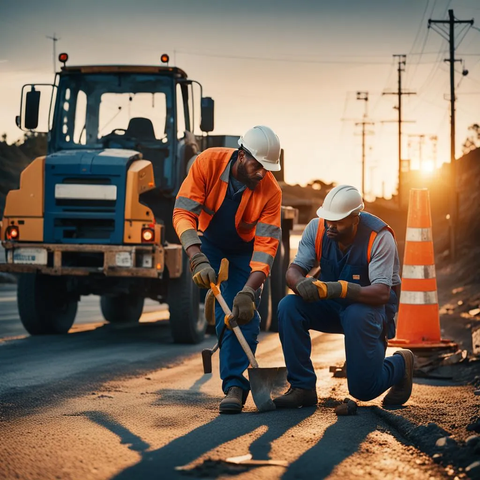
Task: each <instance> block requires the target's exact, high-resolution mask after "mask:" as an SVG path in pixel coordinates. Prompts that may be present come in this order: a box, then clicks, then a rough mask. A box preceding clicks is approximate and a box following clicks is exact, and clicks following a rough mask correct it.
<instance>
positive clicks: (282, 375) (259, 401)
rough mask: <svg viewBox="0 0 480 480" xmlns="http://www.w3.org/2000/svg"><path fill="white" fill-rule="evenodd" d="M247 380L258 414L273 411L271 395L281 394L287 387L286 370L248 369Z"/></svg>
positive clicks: (275, 368)
mask: <svg viewBox="0 0 480 480" xmlns="http://www.w3.org/2000/svg"><path fill="white" fill-rule="evenodd" d="M248 378H249V380H250V389H251V391H252V397H253V401H254V402H255V405H256V406H257V408H258V411H259V412H268V411H270V410H275V404H274V403H273V400H272V395H273V396H276V395H279V394H280V393H283V391H284V390H285V388H286V386H287V368H286V367H272V368H249V369H248Z"/></svg>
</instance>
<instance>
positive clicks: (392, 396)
mask: <svg viewBox="0 0 480 480" xmlns="http://www.w3.org/2000/svg"><path fill="white" fill-rule="evenodd" d="M394 355H401V356H402V357H403V359H404V360H405V375H404V376H403V378H402V380H401V381H400V382H399V383H397V384H396V385H394V386H393V387H392V388H391V389H390V391H389V392H388V393H387V394H386V395H385V398H384V399H383V404H384V405H387V406H390V405H403V404H404V403H405V402H406V401H407V400H408V399H409V398H410V395H411V394H412V384H413V367H414V365H415V355H414V354H413V352H412V351H410V350H406V349H402V350H397V351H396V352H395V353H394Z"/></svg>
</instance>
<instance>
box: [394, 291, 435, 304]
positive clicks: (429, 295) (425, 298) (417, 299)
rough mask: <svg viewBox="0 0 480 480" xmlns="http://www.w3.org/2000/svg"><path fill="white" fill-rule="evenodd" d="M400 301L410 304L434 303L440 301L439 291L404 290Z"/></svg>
mask: <svg viewBox="0 0 480 480" xmlns="http://www.w3.org/2000/svg"><path fill="white" fill-rule="evenodd" d="M400 303H405V304H408V305H433V304H435V303H438V296H437V292H436V291H435V292H410V291H404V290H402V292H401V293H400Z"/></svg>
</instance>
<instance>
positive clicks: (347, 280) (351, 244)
mask: <svg viewBox="0 0 480 480" xmlns="http://www.w3.org/2000/svg"><path fill="white" fill-rule="evenodd" d="M363 208H364V204H363V201H362V197H361V195H360V193H359V192H358V190H357V189H356V188H354V187H352V186H349V185H339V186H337V187H335V188H334V189H332V190H331V191H330V192H329V193H328V194H327V196H326V197H325V200H324V202H323V206H322V207H320V208H319V209H318V211H317V214H318V216H319V217H320V218H316V219H314V220H312V221H311V222H310V223H309V224H308V225H307V227H306V228H305V231H304V232H303V235H302V239H301V241H300V244H299V247H298V253H297V255H296V257H295V259H294V261H293V262H292V263H291V265H290V267H289V268H288V270H287V274H286V277H287V283H288V285H289V287H290V288H291V289H292V290H293V291H294V292H295V295H287V296H286V297H285V298H284V299H283V300H282V301H281V302H280V304H279V307H278V318H279V332H280V340H281V342H282V348H283V353H284V355H285V361H286V365H287V370H288V381H289V382H290V385H291V387H290V389H289V390H288V391H287V392H286V393H285V394H284V395H281V396H280V397H277V398H275V399H274V402H275V405H276V406H277V408H299V407H302V406H303V407H306V406H312V405H315V404H316V403H317V392H316V387H315V386H316V381H317V377H316V375H315V371H314V368H313V365H312V361H311V359H310V354H311V349H312V345H311V339H310V334H309V330H310V329H312V330H317V331H321V332H327V333H343V334H344V336H345V355H346V360H347V381H348V389H349V392H350V394H351V395H352V396H353V397H355V398H357V399H358V400H364V401H367V400H372V399H374V398H376V397H378V396H379V395H381V394H382V393H383V392H385V391H386V390H387V389H389V388H390V391H389V392H388V393H387V395H386V396H385V398H384V399H383V403H384V405H402V404H404V403H405V402H406V401H407V400H408V399H409V398H410V394H411V391H412V378H413V367H414V358H415V357H414V355H413V353H412V352H411V351H410V350H403V349H402V350H398V351H397V352H395V354H394V355H393V356H391V357H387V358H385V348H386V338H387V337H388V338H393V337H394V335H395V322H394V315H395V313H396V310H397V304H398V300H397V295H396V293H395V290H397V288H399V286H400V276H399V260H398V251H397V246H396V242H395V239H394V235H393V231H392V230H391V228H390V227H389V226H388V225H387V224H386V223H385V222H383V221H382V220H381V219H379V218H378V217H375V216H374V215H371V214H369V213H366V212H362V210H363ZM316 262H318V263H317V265H318V264H319V265H320V278H319V279H316V278H315V277H309V276H307V274H308V272H309V271H310V270H311V269H312V268H313V267H314V266H315V263H316Z"/></svg>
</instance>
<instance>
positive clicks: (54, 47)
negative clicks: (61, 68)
mask: <svg viewBox="0 0 480 480" xmlns="http://www.w3.org/2000/svg"><path fill="white" fill-rule="evenodd" d="M46 37H47V38H48V39H50V40H52V42H53V75H55V73H57V69H56V65H57V52H56V50H57V48H56V44H57V42H58V40H60V39H59V38H57V37H56V34H55V32H54V33H53V37H50V36H48V35H46Z"/></svg>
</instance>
